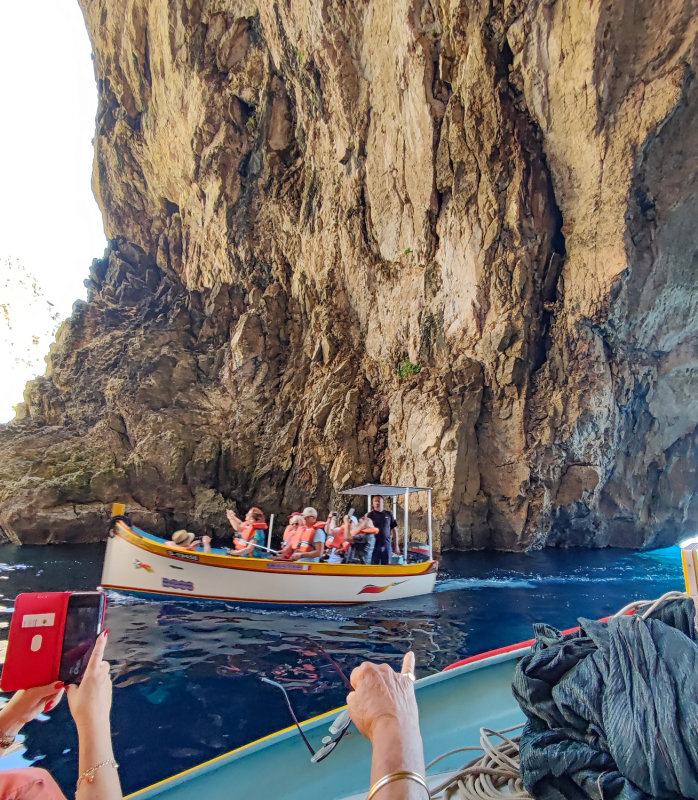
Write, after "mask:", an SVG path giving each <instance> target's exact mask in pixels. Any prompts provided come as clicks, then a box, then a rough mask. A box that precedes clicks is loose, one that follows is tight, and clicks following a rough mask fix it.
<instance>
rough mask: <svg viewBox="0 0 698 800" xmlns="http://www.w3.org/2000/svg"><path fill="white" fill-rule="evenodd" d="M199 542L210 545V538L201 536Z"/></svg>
mask: <svg viewBox="0 0 698 800" xmlns="http://www.w3.org/2000/svg"><path fill="white" fill-rule="evenodd" d="M201 541H202V542H203V543H204V544H211V537H210V536H202V537H201Z"/></svg>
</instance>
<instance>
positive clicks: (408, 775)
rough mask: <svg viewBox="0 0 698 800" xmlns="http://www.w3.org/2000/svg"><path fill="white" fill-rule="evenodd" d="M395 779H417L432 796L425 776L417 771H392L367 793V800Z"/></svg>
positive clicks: (428, 795)
mask: <svg viewBox="0 0 698 800" xmlns="http://www.w3.org/2000/svg"><path fill="white" fill-rule="evenodd" d="M393 781H415V783H418V784H419V785H420V786H422V787H424V791H425V792H426V793H427V797H429V798H431V792H430V791H429V787H428V786H427V782H426V781H425V780H424V778H423V777H422V776H421V775H419V773H417V772H390V773H389V774H388V775H384V776H383V777H382V778H379V779H378V780H377V781H376V782H375V783H374V784H373V786H371V789H370V791H369V793H368V795H366V800H372V799H373V797H374V795H375V794H376V792H378V791H379V790H380V789H382V788H383V787H384V786H387V785H388V784H389V783H392V782H393Z"/></svg>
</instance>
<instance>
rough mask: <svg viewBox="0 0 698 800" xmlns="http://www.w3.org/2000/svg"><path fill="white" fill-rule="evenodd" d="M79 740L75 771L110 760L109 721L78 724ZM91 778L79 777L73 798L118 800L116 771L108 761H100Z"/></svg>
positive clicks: (120, 795) (111, 755)
mask: <svg viewBox="0 0 698 800" xmlns="http://www.w3.org/2000/svg"><path fill="white" fill-rule="evenodd" d="M78 739H79V742H80V748H79V757H78V774H79V775H82V774H83V773H84V772H85V771H86V770H89V769H92V768H93V767H96V766H97V765H98V764H102V762H112V761H114V751H113V749H112V743H111V732H110V729H109V722H108V721H104V722H102V723H101V724H85V725H82V726H80V727H78ZM92 777H93V782H92V783H90V782H89V781H88V780H87V779H83V780H82V781H81V783H80V787H79V788H78V789H76V800H121V797H122V794H121V783H120V781H119V773H118V771H117V770H116V769H115V768H114V767H113V765H112V764H111V763H107V764H104V765H103V766H101V767H100V768H99V769H98V770H97V771H96V772H95V773H93V776H92Z"/></svg>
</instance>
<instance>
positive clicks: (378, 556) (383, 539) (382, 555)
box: [366, 494, 400, 564]
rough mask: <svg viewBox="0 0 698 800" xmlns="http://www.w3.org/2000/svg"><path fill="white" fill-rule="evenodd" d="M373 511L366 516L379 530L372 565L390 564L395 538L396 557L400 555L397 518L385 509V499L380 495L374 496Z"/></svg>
mask: <svg viewBox="0 0 698 800" xmlns="http://www.w3.org/2000/svg"><path fill="white" fill-rule="evenodd" d="M371 504H372V505H373V509H372V510H371V511H369V512H368V514H367V515H366V516H367V517H368V519H370V520H371V522H372V523H373V524H374V526H375V527H376V528H378V533H377V534H376V543H375V546H374V548H373V557H372V558H371V563H372V564H390V562H391V559H392V555H393V548H392V539H393V536H394V538H395V555H398V556H399V555H400V545H399V543H398V539H397V522H396V521H395V517H394V516H393V515H392V514H391V513H390V511H386V510H385V509H384V508H383V497H382V496H381V495H379V494H376V495H374V496H373V498H372V500H371Z"/></svg>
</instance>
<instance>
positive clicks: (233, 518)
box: [225, 508, 240, 522]
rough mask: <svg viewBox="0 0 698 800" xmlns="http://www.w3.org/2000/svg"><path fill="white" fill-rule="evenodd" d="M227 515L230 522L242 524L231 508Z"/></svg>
mask: <svg viewBox="0 0 698 800" xmlns="http://www.w3.org/2000/svg"><path fill="white" fill-rule="evenodd" d="M225 515H226V517H228V520H229V522H240V518H239V517H238V515H237V514H236V513H235V512H234V511H233V510H232V509H231V508H229V509H228V510H227V511H226V512H225Z"/></svg>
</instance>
